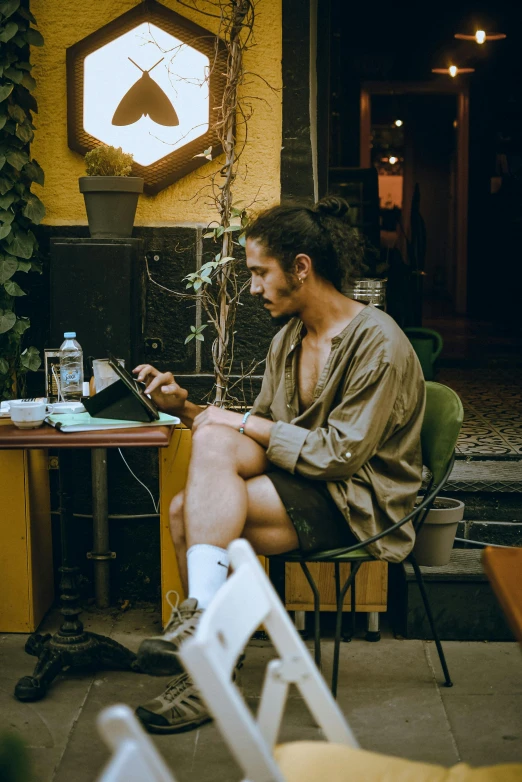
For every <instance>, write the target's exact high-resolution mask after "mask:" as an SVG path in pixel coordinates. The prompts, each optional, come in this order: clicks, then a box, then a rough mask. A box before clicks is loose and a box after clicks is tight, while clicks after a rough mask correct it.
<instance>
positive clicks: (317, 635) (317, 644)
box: [299, 562, 321, 670]
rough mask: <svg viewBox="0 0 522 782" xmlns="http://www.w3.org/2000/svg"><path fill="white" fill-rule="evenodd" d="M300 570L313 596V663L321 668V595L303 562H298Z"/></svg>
mask: <svg viewBox="0 0 522 782" xmlns="http://www.w3.org/2000/svg"><path fill="white" fill-rule="evenodd" d="M299 564H300V565H301V570H302V571H303V573H304V574H305V576H306V580H307V581H308V583H309V584H310V589H311V590H312V593H313V596H314V650H315V664H316V665H317V667H318V668H319V670H321V595H320V593H319V589H318V588H317V584H316V583H315V581H314V579H313V578H312V574H311V573H310V571H309V570H308V568H307V566H306V563H305V562H300V563H299Z"/></svg>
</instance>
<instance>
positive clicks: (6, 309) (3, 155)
mask: <svg viewBox="0 0 522 782" xmlns="http://www.w3.org/2000/svg"><path fill="white" fill-rule="evenodd" d="M31 25H36V19H35V18H34V16H33V15H32V13H31V12H30V11H29V9H28V7H27V3H26V2H22V0H0V398H2V399H9V398H11V397H12V396H13V394H14V393H17V392H18V393H20V392H21V391H23V388H24V379H25V373H26V372H27V371H28V370H37V369H38V368H39V366H40V363H41V359H40V356H39V353H38V350H37V349H36V348H35V347H33V346H31V347H26V348H25V349H24V333H25V332H26V331H27V329H28V328H29V326H30V321H29V318H27V317H24V316H20V315H18V314H17V307H16V305H17V300H18V299H19V297H21V296H25V295H26V294H25V291H24V290H23V288H22V287H21V284H23V282H22V281H23V275H24V274H26V273H27V272H30V271H36V272H39V273H41V265H40V263H39V261H38V243H37V241H36V237H35V235H34V233H33V232H32V230H31V227H32V226H34V225H38V224H39V223H40V222H41V220H42V219H43V217H44V215H45V207H44V205H43V204H42V202H41V201H40V199H39V198H38V197H37V196H36V195H35V194H34V193H31V185H32V183H33V182H37V183H38V184H39V185H43V183H44V173H43V171H42V169H41V168H40V166H39V165H38V163H37V162H36V160H32V159H31V154H30V144H31V141H32V140H33V136H34V130H35V128H34V125H33V122H32V114H33V112H37V111H38V106H37V103H36V100H35V98H34V95H33V94H32V93H33V91H34V89H35V87H36V81H35V80H34V78H33V77H32V76H31V63H30V62H29V54H30V46H42V45H43V37H42V35H41V34H40V32H39V31H38V30H36V29H35V28H34V27H31Z"/></svg>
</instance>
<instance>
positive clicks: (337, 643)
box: [332, 562, 361, 698]
mask: <svg viewBox="0 0 522 782" xmlns="http://www.w3.org/2000/svg"><path fill="white" fill-rule="evenodd" d="M335 567H336V568H337V567H338V563H337V562H336V563H335ZM360 567H361V564H360V562H358V563H354V564H352V568H351V572H350V575H349V576H348V578H347V579H346V581H345V582H344V585H343V588H342V589H341V590H340V591H339V592H338V593H337V615H336V621H335V640H334V656H333V667H332V695H333V696H334V698H336V697H337V681H338V678H339V653H340V647H341V629H342V625H343V604H344V598H345V595H346V593H347V591H348V590H349V588H350V586H351V587H352V614H354V613H355V612H354V610H353V609H354V608H355V603H354V599H353V594H354V591H353V587H354V585H355V577H356V575H357V571H358V570H359V568H360ZM336 575H337V574H336ZM336 586H337V578H336ZM353 628H354V624H353V618H352V631H353Z"/></svg>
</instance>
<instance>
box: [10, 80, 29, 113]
mask: <svg viewBox="0 0 522 782" xmlns="http://www.w3.org/2000/svg"><path fill="white" fill-rule="evenodd" d="M13 81H14V79H13ZM7 111H8V113H9V116H10V117H12V118H13V119H14V120H15V121H16V122H25V120H26V119H27V114H26V113H25V111H24V110H23V109H22V107H21V106H17V105H16V104H14V103H12V104H10V105H9V106H8V107H7Z"/></svg>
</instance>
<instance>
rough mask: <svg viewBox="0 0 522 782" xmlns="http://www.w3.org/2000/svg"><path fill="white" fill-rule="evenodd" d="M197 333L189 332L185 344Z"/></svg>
mask: <svg viewBox="0 0 522 782" xmlns="http://www.w3.org/2000/svg"><path fill="white" fill-rule="evenodd" d="M195 336H196V335H195V334H189V335H188V337H187V338H186V340H185V345H186V344H187V343H188V342H190V340H191V339H194V337H195Z"/></svg>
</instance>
